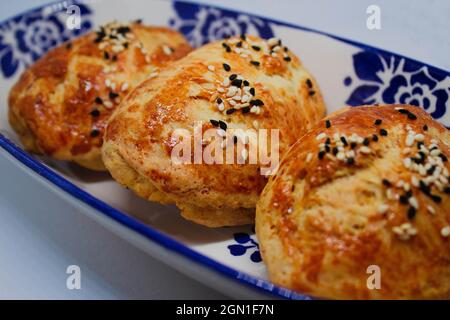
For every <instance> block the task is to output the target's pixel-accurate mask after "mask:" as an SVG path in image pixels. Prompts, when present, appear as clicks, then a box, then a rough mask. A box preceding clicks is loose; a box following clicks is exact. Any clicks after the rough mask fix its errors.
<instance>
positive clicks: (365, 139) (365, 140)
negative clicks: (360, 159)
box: [363, 138, 370, 146]
mask: <svg viewBox="0 0 450 320" xmlns="http://www.w3.org/2000/svg"><path fill="white" fill-rule="evenodd" d="M369 144H370V139H369V138H364V140H363V145H365V146H368V145H369Z"/></svg>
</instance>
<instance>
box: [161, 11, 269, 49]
mask: <svg viewBox="0 0 450 320" xmlns="http://www.w3.org/2000/svg"><path fill="white" fill-rule="evenodd" d="M173 8H174V11H175V13H176V16H175V17H174V18H172V19H170V21H169V25H170V26H171V27H172V28H174V29H176V30H178V31H180V32H182V33H183V34H184V35H185V36H186V38H187V39H188V40H189V42H190V43H191V45H193V46H194V47H199V46H201V45H203V44H205V43H208V42H211V41H214V40H221V39H223V38H226V37H230V36H235V35H241V34H253V35H259V36H260V37H262V38H266V39H267V38H271V37H273V36H274V32H273V30H272V28H271V26H270V23H269V22H268V21H267V20H264V19H260V18H256V17H253V16H249V15H246V14H242V13H238V12H233V11H228V10H222V9H217V8H212V7H208V6H202V5H192V4H190V3H183V2H174V3H173Z"/></svg>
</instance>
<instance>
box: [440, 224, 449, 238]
mask: <svg viewBox="0 0 450 320" xmlns="http://www.w3.org/2000/svg"><path fill="white" fill-rule="evenodd" d="M441 236H443V237H444V238H447V237H448V236H450V226H445V227H443V228H442V229H441Z"/></svg>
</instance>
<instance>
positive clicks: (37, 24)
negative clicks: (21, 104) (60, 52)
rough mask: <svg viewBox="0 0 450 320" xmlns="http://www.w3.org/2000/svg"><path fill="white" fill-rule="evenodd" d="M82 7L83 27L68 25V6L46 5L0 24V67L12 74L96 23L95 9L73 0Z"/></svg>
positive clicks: (4, 72) (7, 75)
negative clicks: (94, 18) (93, 10)
mask: <svg viewBox="0 0 450 320" xmlns="http://www.w3.org/2000/svg"><path fill="white" fill-rule="evenodd" d="M73 3H75V4H76V5H77V6H78V7H79V8H80V14H81V26H80V27H81V28H80V29H74V30H70V29H69V28H67V27H66V20H67V18H68V17H69V15H68V14H67V13H66V11H65V8H59V10H58V9H57V8H56V7H55V8H53V7H52V6H47V7H43V8H40V9H36V10H33V11H30V12H28V13H26V14H24V15H21V16H17V17H15V18H13V19H11V20H7V21H5V22H4V23H2V24H0V70H1V72H2V74H3V77H5V78H10V77H12V76H14V75H15V74H16V72H17V71H18V70H19V68H20V67H27V66H29V65H31V64H32V63H33V62H34V61H36V60H37V59H38V58H39V57H41V56H42V55H43V54H44V53H46V52H48V51H49V50H50V49H51V48H53V47H55V46H57V45H58V44H60V43H63V42H64V41H67V40H69V39H71V38H74V37H76V36H78V35H80V34H82V33H84V32H86V31H87V30H89V29H90V28H91V27H92V22H91V21H90V15H91V13H92V11H91V9H90V8H89V7H88V6H87V5H86V4H81V3H78V2H76V1H75V2H73Z"/></svg>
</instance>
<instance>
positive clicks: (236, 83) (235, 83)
mask: <svg viewBox="0 0 450 320" xmlns="http://www.w3.org/2000/svg"><path fill="white" fill-rule="evenodd" d="M231 85H232V86H235V87H238V88H240V87H242V80H241V79H234V80H233V81H231Z"/></svg>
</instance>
